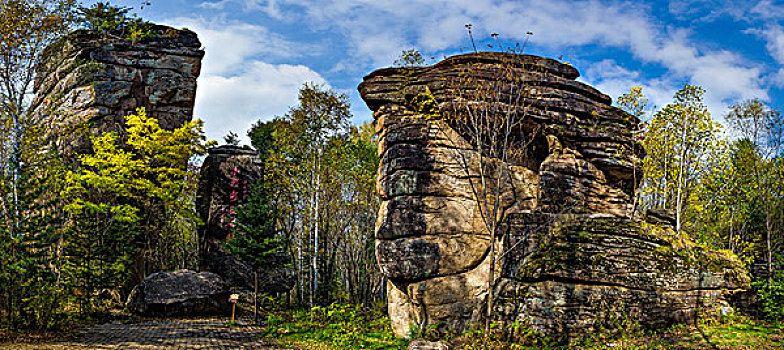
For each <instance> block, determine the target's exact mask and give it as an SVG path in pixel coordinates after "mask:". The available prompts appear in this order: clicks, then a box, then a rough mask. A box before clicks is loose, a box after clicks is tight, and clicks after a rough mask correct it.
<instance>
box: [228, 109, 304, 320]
mask: <svg viewBox="0 0 784 350" xmlns="http://www.w3.org/2000/svg"><path fill="white" fill-rule="evenodd" d="M268 125H269V126H272V125H273V124H272V123H270V124H264V123H257V124H255V125H254V127H253V129H251V131H250V132H249V136H250V137H251V138H252V140H253V141H254V145H256V150H257V152H258V155H259V158H260V159H261V161H262V174H263V176H262V177H261V178H260V179H258V180H257V181H256V183H254V184H251V185H250V186H251V191H250V196H249V198H247V199H244V200H241V199H239V198H237V195H236V193H242V192H244V189H242V188H237V191H236V192H235V191H232V193H231V196H232V199H235V198H236V202H237V205H236V212H237V220H236V225H234V226H233V227H232V230H231V231H232V233H231V235H230V238H229V240H228V241H227V242H226V243H225V246H226V247H227V248H228V250H229V251H230V252H231V253H232V254H233V255H235V256H236V257H238V258H239V259H240V260H242V261H244V262H247V263H249V264H250V266H251V267H252V268H253V274H254V281H255V282H254V291H253V319H254V321H258V278H259V277H258V276H259V273H260V272H264V271H268V270H273V269H279V268H282V267H284V266H285V265H288V264H289V263H290V261H289V259H288V254H287V252H286V251H285V249H286V246H287V242H286V241H285V239H284V236H283V235H282V234H280V233H279V232H278V229H277V222H278V213H277V209H278V208H277V207H276V205H275V201H274V195H275V192H276V189H275V187H274V184H275V182H274V181H272V180H273V179H272V177H268V176H267V173H268V171H267V169H266V168H267V164H268V161H267V158H268V156H269V155H270V153H271V151H272V148H273V146H274V139H273V137H274V136H273V134H272V130H273V129H272V128H270V127H267V126H268ZM229 137H232V138H233V139H235V140H238V139H237V134H235V133H233V132H230V133H229V135H228V136H227V137H226V138H224V139H227V138H229ZM226 143H227V144H232V143H231V142H229V140H226ZM234 144H235V145H236V143H234ZM233 181H238V179H235V180H233ZM231 185H232V187H240V186H247V184H241V185H240V184H239V183H235V182H232V184H231Z"/></svg>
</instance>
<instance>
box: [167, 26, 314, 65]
mask: <svg viewBox="0 0 784 350" xmlns="http://www.w3.org/2000/svg"><path fill="white" fill-rule="evenodd" d="M167 22H168V23H169V24H170V25H172V26H174V27H187V28H189V29H191V30H193V31H194V32H196V33H198V35H199V39H200V40H201V42H202V44H203V45H204V48H205V51H206V55H205V57H204V62H203V64H202V66H203V67H204V69H203V71H202V74H206V75H212V74H221V75H227V74H236V73H238V72H241V71H243V64H244V62H246V61H247V60H248V59H250V58H251V57H255V56H258V55H264V56H265V57H267V58H270V59H285V58H292V57H297V56H299V55H300V53H301V52H302V48H303V47H304V46H305V45H302V44H298V43H294V42H292V41H289V40H287V39H285V38H284V37H283V36H281V35H279V34H276V33H273V32H271V31H270V30H269V29H267V28H265V27H262V26H258V25H254V24H249V23H244V22H239V21H228V20H225V19H223V18H212V19H206V18H183V17H180V18H174V19H171V20H168V21H167ZM310 50H311V51H312V52H315V51H316V50H315V49H313V48H310Z"/></svg>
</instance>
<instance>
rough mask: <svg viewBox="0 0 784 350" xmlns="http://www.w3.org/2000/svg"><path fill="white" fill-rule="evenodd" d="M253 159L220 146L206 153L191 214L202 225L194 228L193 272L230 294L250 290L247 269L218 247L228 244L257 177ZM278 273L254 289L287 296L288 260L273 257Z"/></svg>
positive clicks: (259, 167)
mask: <svg viewBox="0 0 784 350" xmlns="http://www.w3.org/2000/svg"><path fill="white" fill-rule="evenodd" d="M263 171H264V168H263V164H262V161H261V159H260V158H259V156H258V154H257V153H256V152H255V151H253V150H250V149H245V148H242V147H237V146H231V145H224V146H220V147H215V148H212V149H210V150H209V155H208V156H207V158H206V159H205V160H204V164H202V168H201V178H200V182H199V189H198V193H197V195H196V211H197V212H198V214H199V216H200V217H201V219H202V221H203V222H204V225H203V226H201V227H200V228H199V242H200V243H199V255H200V257H199V266H200V269H202V270H204V271H211V272H214V273H217V274H219V275H221V276H222V277H223V278H224V279H225V280H226V282H227V283H229V285H231V286H232V287H233V288H239V289H244V290H253V288H254V282H255V281H254V277H253V269H252V268H251V267H250V266H249V265H248V264H246V263H245V262H243V261H241V260H239V259H237V258H236V257H234V256H232V255H231V254H230V253H229V252H227V251H226V248H224V247H223V245H222V242H225V241H226V240H227V239H229V235H230V233H231V231H232V228H233V226H234V225H235V220H236V217H237V210H238V208H239V207H240V206H241V205H242V203H243V202H244V201H245V200H246V199H247V197H248V196H249V195H250V191H251V189H252V186H253V184H254V183H255V182H256V181H257V180H258V179H260V178H261V177H262V175H263ZM274 258H275V259H277V260H278V264H277V265H279V266H280V268H275V269H272V270H270V271H263V273H261V274H259V289H260V290H261V291H264V292H267V293H282V292H286V291H288V290H290V289H291V288H292V287H293V286H294V283H295V281H296V278H295V276H294V269H293V268H292V267H289V266H286V265H288V264H290V262H291V258H290V256H289V255H288V254H286V253H281V254H278V255H277V256H276V257H274Z"/></svg>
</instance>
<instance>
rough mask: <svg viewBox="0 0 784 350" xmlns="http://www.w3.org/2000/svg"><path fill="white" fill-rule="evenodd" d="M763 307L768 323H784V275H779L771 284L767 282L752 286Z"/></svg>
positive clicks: (755, 283)
mask: <svg viewBox="0 0 784 350" xmlns="http://www.w3.org/2000/svg"><path fill="white" fill-rule="evenodd" d="M751 285H752V287H753V288H754V291H755V292H756V294H757V299H758V301H759V303H760V305H761V306H762V310H760V311H762V315H763V317H764V318H765V319H766V320H768V321H777V322H780V321H784V307H782V305H784V273H778V274H777V275H776V277H775V278H773V279H771V281H770V283H768V281H766V280H760V281H755V282H753V283H752V284H751Z"/></svg>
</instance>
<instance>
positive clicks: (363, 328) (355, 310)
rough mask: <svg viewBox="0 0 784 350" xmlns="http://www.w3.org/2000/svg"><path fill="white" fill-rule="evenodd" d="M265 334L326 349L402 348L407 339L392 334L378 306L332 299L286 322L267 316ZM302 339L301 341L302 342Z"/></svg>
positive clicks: (294, 315)
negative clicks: (371, 307) (346, 302)
mask: <svg viewBox="0 0 784 350" xmlns="http://www.w3.org/2000/svg"><path fill="white" fill-rule="evenodd" d="M268 320H271V321H272V322H269V323H268V325H267V327H268V328H267V330H266V331H265V334H266V335H267V336H272V337H281V338H282V340H284V341H294V342H295V343H298V344H300V345H307V346H308V347H309V348H310V347H311V346H312V347H314V348H315V347H316V346H314V345H315V344H324V345H326V347H324V348H329V349H335V348H338V349H405V348H406V344H407V343H408V342H407V341H405V340H401V339H396V338H395V337H394V335H393V334H392V326H391V325H390V322H389V317H387V316H386V315H384V314H382V313H381V312H380V310H371V309H366V308H363V307H362V306H358V305H351V304H339V303H333V304H330V305H329V306H326V307H321V306H316V307H313V308H312V309H310V310H306V311H300V312H295V313H294V314H292V315H291V321H289V322H285V321H284V320H283V319H282V318H279V317H277V316H270V317H269V318H268ZM303 343H304V344H303Z"/></svg>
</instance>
